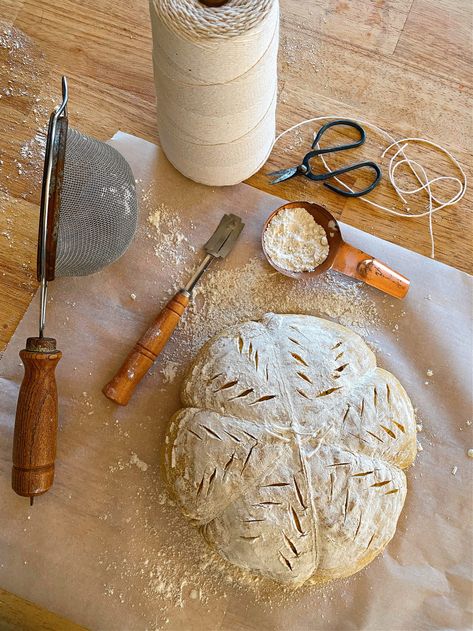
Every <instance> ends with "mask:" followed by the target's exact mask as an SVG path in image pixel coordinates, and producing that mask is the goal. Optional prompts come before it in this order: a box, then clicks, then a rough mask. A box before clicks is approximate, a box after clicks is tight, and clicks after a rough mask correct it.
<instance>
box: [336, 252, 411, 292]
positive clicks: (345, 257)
mask: <svg viewBox="0 0 473 631" xmlns="http://www.w3.org/2000/svg"><path fill="white" fill-rule="evenodd" d="M333 269H336V270H338V271H339V272H342V273H343V274H346V275H347V276H352V277H353V278H357V279H358V280H362V281H363V282H365V283H366V284H367V285H371V287H376V289H379V290H380V291H383V292H384V293H386V294H389V295H390V296H393V297H394V298H405V296H406V294H407V292H408V291H409V286H410V281H409V280H408V279H407V278H406V277H405V276H402V274H398V272H395V271H394V270H393V269H391V268H390V267H388V266H387V265H385V264H384V263H381V261H378V260H377V259H375V258H373V257H372V256H370V255H369V254H366V253H365V252H362V251H361V250H358V249H357V248H354V247H353V246H351V245H349V244H348V243H342V244H341V246H340V248H339V250H338V252H337V255H336V257H335V260H334V262H333Z"/></svg>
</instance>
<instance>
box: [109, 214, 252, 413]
mask: <svg viewBox="0 0 473 631" xmlns="http://www.w3.org/2000/svg"><path fill="white" fill-rule="evenodd" d="M244 225H245V224H244V223H243V222H242V220H241V219H240V217H237V216H236V215H224V216H223V218H222V220H221V221H220V224H219V226H218V228H217V230H216V231H215V232H214V233H213V235H212V236H211V237H210V239H209V241H207V243H206V244H205V246H204V249H205V251H206V252H207V256H206V257H205V258H204V260H203V261H202V263H201V264H200V265H199V267H198V268H197V269H196V271H195V272H194V275H193V276H192V278H191V279H190V281H189V282H188V283H187V285H186V286H185V287H184V288H183V289H181V290H179V291H178V292H177V294H176V295H175V296H174V298H172V300H170V301H169V302H168V304H167V305H166V306H165V307H164V308H163V310H162V311H161V313H160V314H159V315H158V317H157V318H156V320H155V321H154V322H153V323H152V324H151V326H150V327H149V328H148V330H147V331H146V333H145V334H144V335H143V336H142V337H141V338H140V339H139V340H138V342H137V343H136V344H135V346H134V348H133V350H132V351H131V353H130V354H129V355H128V357H127V358H126V360H125V361H124V363H123V365H122V366H121V368H120V370H119V371H118V372H117V373H116V375H115V377H114V378H113V379H112V380H111V381H110V383H108V384H107V385H106V386H105V387H104V389H103V391H102V392H103V393H104V395H105V396H106V397H108V398H109V399H111V400H112V401H115V403H118V404H119V405H126V404H127V403H128V401H129V400H130V398H131V395H132V394H133V392H134V390H135V388H136V386H137V385H138V384H139V383H140V381H141V380H142V379H143V377H144V376H145V374H146V373H147V372H148V370H149V369H150V368H151V366H152V365H153V364H154V362H155V361H156V359H157V357H158V355H159V354H160V353H161V351H162V350H163V349H164V347H165V346H166V344H167V342H168V340H169V338H170V337H171V335H172V334H173V332H174V329H175V328H176V327H177V325H178V324H179V320H180V319H181V316H182V314H183V313H184V311H185V310H186V307H187V306H188V304H189V301H190V298H191V294H192V290H193V289H194V287H195V286H196V284H197V283H198V281H199V280H200V278H201V277H202V274H203V273H204V272H205V270H206V269H207V268H208V266H209V265H210V263H211V262H212V261H213V260H214V259H216V258H220V259H223V258H225V257H226V256H227V254H229V253H230V252H231V250H232V249H233V246H234V245H235V243H236V241H237V239H238V237H239V236H240V233H241V231H242V230H243V227H244Z"/></svg>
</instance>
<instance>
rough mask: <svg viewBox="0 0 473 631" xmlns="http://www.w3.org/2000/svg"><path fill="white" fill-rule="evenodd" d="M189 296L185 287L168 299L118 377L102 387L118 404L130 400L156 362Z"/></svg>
mask: <svg viewBox="0 0 473 631" xmlns="http://www.w3.org/2000/svg"><path fill="white" fill-rule="evenodd" d="M189 299H190V294H189V293H188V292H187V291H185V290H184V289H182V290H181V291H179V292H178V293H177V294H176V295H175V296H174V298H173V299H172V300H170V301H169V302H168V304H167V305H166V306H165V307H164V308H163V310H162V311H161V313H160V314H159V315H158V317H157V318H156V320H155V321H154V322H153V323H152V324H151V326H150V327H149V328H148V330H147V331H146V333H145V334H144V335H143V336H142V337H141V338H140V339H139V340H138V342H137V343H136V344H135V346H134V347H133V350H132V351H131V353H130V354H129V355H128V357H127V358H126V359H125V361H124V363H123V365H122V366H121V368H120V370H119V371H118V372H117V374H116V375H115V377H114V378H113V379H112V380H111V381H110V382H109V383H108V384H107V385H106V386H105V387H104V389H103V390H102V392H103V393H104V395H105V396H106V397H108V398H109V399H110V400H111V401H115V403H118V404H119V405H126V404H127V403H128V401H129V400H130V398H131V395H132V394H133V392H134V391H135V388H136V386H137V385H138V384H139V383H140V381H141V380H142V379H143V377H144V376H145V375H146V373H147V372H148V370H149V369H150V368H151V366H152V365H153V364H154V362H155V361H156V359H157V357H158V355H159V354H160V353H161V351H162V350H163V348H164V347H165V346H166V344H167V342H168V340H169V338H170V337H171V335H172V333H173V331H174V329H175V328H176V326H177V325H178V324H179V320H180V319H181V316H182V314H183V313H184V311H185V310H186V307H187V305H188V304H189Z"/></svg>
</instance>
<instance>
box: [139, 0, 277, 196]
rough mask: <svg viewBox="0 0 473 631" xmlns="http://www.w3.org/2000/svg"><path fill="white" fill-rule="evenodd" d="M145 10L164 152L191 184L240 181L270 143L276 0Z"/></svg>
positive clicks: (167, 4) (172, 3) (167, 3)
mask: <svg viewBox="0 0 473 631" xmlns="http://www.w3.org/2000/svg"><path fill="white" fill-rule="evenodd" d="M208 5H210V6H208ZM150 16H151V25H152V31H153V65H154V78H155V85H156V99H157V111H158V129H159V137H160V142H161V145H162V147H163V149H164V152H165V153H166V155H167V157H168V159H169V160H170V162H172V164H173V165H174V166H175V167H176V168H177V169H178V170H179V171H180V172H181V173H183V174H184V175H185V176H187V177H189V178H191V179H192V180H194V181H196V182H201V183H203V184H208V185H212V186H225V185H231V184H236V183H239V182H242V181H243V180H245V179H247V178H248V177H250V176H251V175H252V174H253V173H255V172H256V171H258V170H259V169H260V168H261V166H262V165H263V164H264V163H265V161H266V160H267V158H268V155H269V153H270V151H271V148H272V145H273V142H274V135H275V112H276V102H277V54H278V44H279V4H278V0H226V1H225V0H200V1H199V0H150Z"/></svg>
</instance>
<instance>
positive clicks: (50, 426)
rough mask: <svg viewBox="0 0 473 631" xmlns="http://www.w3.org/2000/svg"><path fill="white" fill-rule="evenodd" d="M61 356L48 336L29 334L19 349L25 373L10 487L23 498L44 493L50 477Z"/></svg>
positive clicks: (17, 419)
mask: <svg viewBox="0 0 473 631" xmlns="http://www.w3.org/2000/svg"><path fill="white" fill-rule="evenodd" d="M61 356H62V355H61V351H58V350H56V340H54V339H52V338H42V337H30V338H28V341H27V343H26V348H25V349H24V350H22V351H20V357H21V359H22V361H23V364H24V366H25V374H24V377H23V381H22V383H21V387H20V392H19V395H18V403H17V407H16V417H15V430H14V433H13V469H12V488H13V490H14V491H15V493H18V495H22V496H24V497H30V498H32V497H34V496H35V495H41V494H42V493H46V491H47V490H48V489H49V488H50V487H51V485H52V483H53V480H54V461H55V459H56V436H57V417H58V412H57V410H58V406H57V387H56V377H55V369H56V366H57V363H58V361H59V360H60V359H61Z"/></svg>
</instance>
